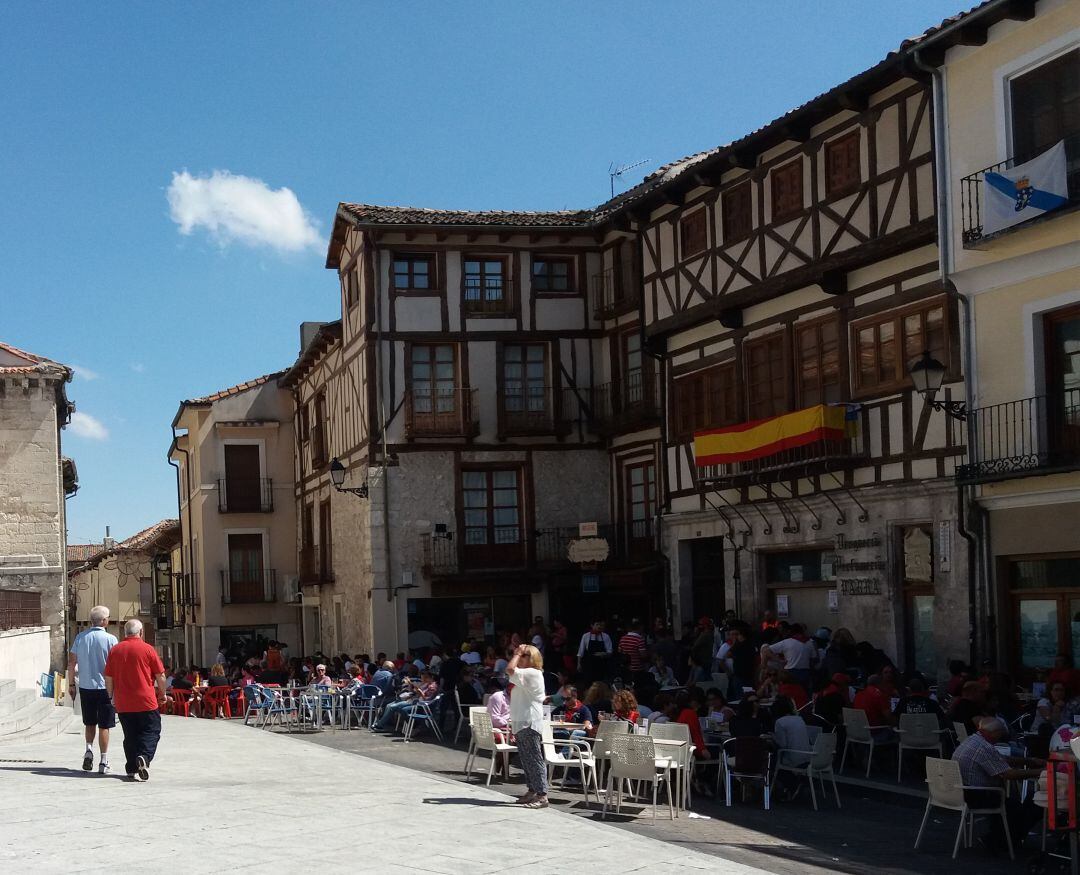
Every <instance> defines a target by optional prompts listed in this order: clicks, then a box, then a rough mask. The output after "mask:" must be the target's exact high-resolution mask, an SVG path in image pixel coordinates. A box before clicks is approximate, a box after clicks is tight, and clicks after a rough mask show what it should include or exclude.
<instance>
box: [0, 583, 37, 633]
mask: <svg viewBox="0 0 1080 875" xmlns="http://www.w3.org/2000/svg"><path fill="white" fill-rule="evenodd" d="M40 625H42V623H41V593H39V592H22V591H21V590H14V589H0V629H18V628H20V627H22V626H40Z"/></svg>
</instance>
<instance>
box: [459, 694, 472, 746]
mask: <svg viewBox="0 0 1080 875" xmlns="http://www.w3.org/2000/svg"><path fill="white" fill-rule="evenodd" d="M454 706H455V707H456V708H457V713H458V719H457V728H456V729H454V746H455V747H456V746H457V741H458V737H459V736H460V735H461V730H462V727H464V726H465V721H466V720H468V719H469V710H470V709H471V708H474V707H476V706H475V705H462V704H461V694H460V693H459V692H458V691H457V689H456V688H455V689H454ZM469 728H470V730H471V728H472V725H471V724H470V726H469ZM469 746H470V747H472V744H471V743H470V745H469Z"/></svg>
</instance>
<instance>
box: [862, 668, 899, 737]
mask: <svg viewBox="0 0 1080 875" xmlns="http://www.w3.org/2000/svg"><path fill="white" fill-rule="evenodd" d="M852 707H853V708H857V709H859V710H861V711H863V712H864V713H865V714H866V719H867V721H869V723H870V725H871V726H873V727H875V728H874V729H873V733H874V738H875V739H877V740H879V741H885V740H886V739H887V738H891V737H892V735H893V730H892V726H893V722H894V721H893V715H892V703H891V702H890V701H889V697H888V696H887V695H886V694H885V692H884V691H883V690H882V689H881V676H880V675H876V674H874V675H870V677H869V678H868V679H867V681H866V688H865V689H862V690H859V692H857V693H856V694H855V701H854V703H853V704H852Z"/></svg>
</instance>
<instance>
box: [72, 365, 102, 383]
mask: <svg viewBox="0 0 1080 875" xmlns="http://www.w3.org/2000/svg"><path fill="white" fill-rule="evenodd" d="M71 369H72V370H73V371H74V372H75V376H76V377H78V378H79V379H80V380H96V379H97V378H98V377H100V376H101V374H99V373H98V372H97V371H92V370H90V368H84V367H83V366H82V365H72V366H71Z"/></svg>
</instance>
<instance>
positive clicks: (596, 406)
mask: <svg viewBox="0 0 1080 875" xmlns="http://www.w3.org/2000/svg"><path fill="white" fill-rule="evenodd" d="M563 395H564V405H565V409H566V410H570V411H575V410H580V411H581V412H582V413H584V415H585V417H586V420H587V421H588V422H589V423H590V424H591V425H592V427H593V428H594V429H595V430H596V431H597V432H598V433H599V434H615V433H618V432H624V431H630V430H632V429H634V428H640V427H644V426H647V425H651V424H653V423H655V422H656V421H658V420H659V418H660V397H659V393H658V391H657V379H656V375H655V373H654V372H653V371H652V370H650V369H644V368H643V369H641V370H637V371H632V372H631V373H629V374H627V375H626V376H625V377H623V378H622V379H620V380H615V381H613V382H610V383H602V384H600V385H599V386H593V387H592V388H589V389H566V390H564V392H563Z"/></svg>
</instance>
